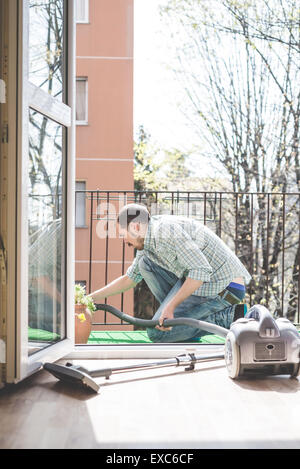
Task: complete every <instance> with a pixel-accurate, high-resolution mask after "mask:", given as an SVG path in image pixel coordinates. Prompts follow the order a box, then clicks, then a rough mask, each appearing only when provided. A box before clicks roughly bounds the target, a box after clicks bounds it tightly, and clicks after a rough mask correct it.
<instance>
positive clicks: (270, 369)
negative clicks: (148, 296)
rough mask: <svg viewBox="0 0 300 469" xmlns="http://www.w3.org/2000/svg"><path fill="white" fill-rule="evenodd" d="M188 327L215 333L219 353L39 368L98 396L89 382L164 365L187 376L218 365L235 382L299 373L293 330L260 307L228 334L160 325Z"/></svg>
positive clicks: (208, 327) (150, 323) (139, 322)
mask: <svg viewBox="0 0 300 469" xmlns="http://www.w3.org/2000/svg"><path fill="white" fill-rule="evenodd" d="M96 308H97V309H99V310H104V311H108V312H110V313H112V314H114V315H115V316H117V317H118V318H119V319H121V320H123V321H125V322H127V323H129V324H133V325H135V326H141V327H155V326H157V325H159V322H158V320H146V319H138V318H134V317H132V316H129V315H127V314H125V313H123V312H122V311H119V310H118V309H117V308H115V307H114V306H110V305H106V304H98V305H96ZM177 325H189V326H192V327H197V328H201V329H202V330H204V331H207V332H209V333H213V334H217V335H219V336H221V337H224V338H226V339H225V347H224V353H219V354H214V355H211V354H208V355H203V354H202V355H195V354H194V353H185V354H181V355H178V356H177V357H175V358H170V359H166V360H160V361H158V362H154V363H140V364H137V365H128V366H121V367H115V368H103V369H99V370H92V371H89V370H87V369H86V368H84V367H81V366H75V365H72V364H71V363H66V365H59V364H55V363H45V364H44V369H45V370H47V371H48V372H50V373H51V374H52V375H53V376H55V377H56V378H57V379H59V380H60V381H63V382H66V383H71V384H74V385H80V386H81V387H83V388H85V389H87V390H90V391H92V392H96V393H97V392H99V389H100V385H99V384H98V383H97V382H96V381H95V379H94V378H100V377H104V378H106V379H109V377H110V376H111V375H112V374H115V373H124V372H129V371H140V370H145V369H154V368H162V367H169V366H175V367H177V366H184V367H185V371H193V370H194V369H195V364H196V363H200V362H204V361H211V360H221V359H224V358H225V365H226V368H227V372H228V375H229V377H230V378H232V379H237V378H241V377H249V376H253V375H256V376H257V375H260V376H261V375H263V376H266V375H290V376H291V377H296V376H298V374H299V368H300V336H299V333H298V331H297V329H296V327H295V326H294V325H293V324H292V323H291V322H290V321H289V320H288V319H285V318H278V319H274V318H273V316H272V315H271V313H270V312H269V311H268V309H267V308H265V307H264V306H263V305H255V306H253V307H252V308H251V309H250V310H249V311H248V313H247V314H246V316H245V317H244V318H240V319H237V320H236V321H235V322H233V323H232V324H231V326H230V329H229V330H228V329H225V328H224V327H221V326H218V325H216V324H212V323H208V322H205V321H200V320H197V319H193V318H174V319H167V320H165V321H164V323H163V326H164V327H173V326H177Z"/></svg>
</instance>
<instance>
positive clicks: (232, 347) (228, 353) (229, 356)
mask: <svg viewBox="0 0 300 469" xmlns="http://www.w3.org/2000/svg"><path fill="white" fill-rule="evenodd" d="M240 362H241V360H240V348H239V346H238V344H237V342H236V338H235V335H234V334H233V332H231V331H230V332H229V333H228V335H227V337H226V341H225V363H226V368H227V372H228V375H229V376H230V378H233V379H235V378H237V377H238V376H239V373H240Z"/></svg>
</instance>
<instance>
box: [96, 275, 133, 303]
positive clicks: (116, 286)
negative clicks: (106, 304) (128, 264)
mask: <svg viewBox="0 0 300 469" xmlns="http://www.w3.org/2000/svg"><path fill="white" fill-rule="evenodd" d="M135 285H136V283H135V282H134V281H133V280H132V279H131V278H129V277H128V276H127V275H122V276H121V277H119V278H117V279H115V280H113V281H112V282H111V283H109V284H108V285H106V286H105V287H103V288H100V289H99V290H96V291H94V292H92V293H90V294H89V295H88V296H90V297H91V298H92V299H93V301H94V302H95V303H97V302H101V300H103V299H104V298H107V297H108V296H113V295H118V294H119V293H123V292H125V291H127V290H129V289H130V288H133V287H135Z"/></svg>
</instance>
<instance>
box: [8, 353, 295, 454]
mask: <svg viewBox="0 0 300 469" xmlns="http://www.w3.org/2000/svg"><path fill="white" fill-rule="evenodd" d="M141 361H142V362H145V360H126V361H124V360H102V361H101V362H100V363H99V361H98V362H96V361H91V360H90V361H84V362H83V361H81V362H80V364H82V365H83V366H88V367H89V368H90V369H91V368H99V367H102V366H103V367H105V366H115V365H117V364H120V362H121V364H127V363H138V362H141ZM74 363H75V362H74ZM78 363H79V362H76V364H78ZM99 365H100V366H99ZM98 381H99V382H100V383H103V386H102V387H101V390H100V393H99V394H92V395H91V394H89V395H86V394H84V393H83V392H81V391H80V390H78V389H77V390H74V389H72V388H71V387H68V386H67V385H65V384H62V383H59V382H58V381H57V380H56V379H55V378H54V377H53V376H52V375H50V374H48V373H47V372H45V371H41V372H39V373H37V374H35V375H33V376H31V377H30V378H28V379H27V380H25V381H24V382H22V383H19V384H18V385H15V386H12V387H8V388H4V389H3V390H1V391H0V422H1V424H0V448H2V449H4V448H9V449H12V448H19V449H21V448H34V449H37V448H106V449H107V448H111V449H112V448H113V449H118V448H157V449H159V448H160V449H161V448H164V449H166V448H300V382H299V380H298V379H290V378H288V377H270V378H268V379H258V380H255V379H251V380H243V381H232V380H231V379H229V378H228V376H227V372H226V369H225V368H224V363H223V361H217V362H210V363H205V364H204V363H203V364H200V365H197V370H196V371H194V372H185V371H184V370H183V368H180V369H178V368H177V369H175V368H167V369H159V370H148V371H142V372H131V373H126V374H122V375H114V376H113V377H112V378H111V379H110V380H109V381H106V380H104V379H99V380H98Z"/></svg>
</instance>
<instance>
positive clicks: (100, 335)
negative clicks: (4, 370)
mask: <svg viewBox="0 0 300 469" xmlns="http://www.w3.org/2000/svg"><path fill="white" fill-rule="evenodd" d="M299 332H300V330H299ZM59 339H60V336H59V335H58V334H55V333H54V332H48V331H43V330H41V329H33V328H31V327H29V328H28V340H29V341H32V342H33V341H37V342H54V341H57V340H59ZM224 342H225V339H224V338H223V337H220V336H218V335H214V334H208V335H204V336H202V337H201V338H197V339H193V340H189V341H187V343H198V344H224ZM151 343H152V342H151V340H150V339H149V337H148V335H147V332H146V331H92V332H91V334H90V337H89V340H88V345H104V344H112V345H113V344H151Z"/></svg>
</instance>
